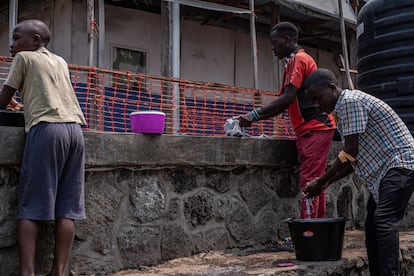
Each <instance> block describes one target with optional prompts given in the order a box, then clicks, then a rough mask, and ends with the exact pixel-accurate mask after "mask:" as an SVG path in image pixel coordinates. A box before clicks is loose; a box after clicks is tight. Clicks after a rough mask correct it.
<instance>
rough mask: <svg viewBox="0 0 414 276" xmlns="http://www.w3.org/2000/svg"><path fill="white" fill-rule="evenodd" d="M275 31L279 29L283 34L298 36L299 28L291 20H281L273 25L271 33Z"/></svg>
mask: <svg viewBox="0 0 414 276" xmlns="http://www.w3.org/2000/svg"><path fill="white" fill-rule="evenodd" d="M274 31H277V32H278V33H281V34H282V35H290V36H293V37H298V35H299V30H298V28H297V27H296V26H295V25H294V24H293V23H291V22H288V21H284V22H280V23H278V24H276V25H274V26H273V28H272V29H271V31H270V33H273V32H274Z"/></svg>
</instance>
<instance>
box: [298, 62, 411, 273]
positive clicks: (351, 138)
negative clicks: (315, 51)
mask: <svg viewBox="0 0 414 276" xmlns="http://www.w3.org/2000/svg"><path fill="white" fill-rule="evenodd" d="M336 82H337V81H336V77H335V75H334V74H333V73H332V72H331V71H329V70H328V69H318V70H316V71H314V72H313V73H311V74H310V75H309V77H308V78H307V80H306V81H305V83H304V89H305V92H306V94H307V96H308V97H309V99H310V100H311V101H312V102H313V103H314V104H315V105H316V106H318V107H319V108H320V109H321V110H323V111H325V112H327V113H331V112H332V113H333V114H334V117H336V118H337V119H338V121H337V129H338V132H339V133H340V134H341V138H342V142H343V144H344V147H343V149H342V150H341V151H340V152H339V154H338V158H337V160H336V161H335V162H334V164H333V165H332V167H331V168H330V169H329V170H328V171H327V172H326V173H325V174H324V175H323V176H321V177H320V178H318V179H316V180H314V181H313V182H312V183H310V184H309V186H308V187H307V188H306V189H305V195H306V196H307V197H313V196H316V195H318V194H319V193H320V192H321V191H322V190H323V189H326V188H327V187H328V186H329V185H330V184H332V183H333V182H335V181H337V180H339V179H341V178H342V177H344V176H346V175H348V174H350V173H351V172H352V171H354V172H355V174H356V175H358V177H360V179H361V180H363V181H364V182H365V183H366V184H367V186H368V189H369V191H370V198H369V199H368V203H367V212H368V213H367V217H366V221H365V238H366V247H367V253H368V261H369V269H370V273H371V275H383V276H392V275H398V273H399V263H398V258H399V231H398V226H399V224H400V222H401V220H402V218H403V216H404V212H405V210H406V208H407V205H408V201H409V199H410V197H411V195H412V193H413V190H414V139H413V137H412V135H411V133H410V131H409V129H408V128H407V126H406V125H405V124H404V122H403V121H402V120H401V118H400V117H399V116H398V115H397V113H395V111H394V110H393V109H392V108H391V107H390V106H388V105H387V104H386V103H385V102H383V101H382V100H380V99H378V98H376V97H374V96H371V95H369V94H366V93H364V92H362V91H359V90H341V89H339V88H338V87H337V86H336Z"/></svg>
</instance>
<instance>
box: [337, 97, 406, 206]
mask: <svg viewBox="0 0 414 276" xmlns="http://www.w3.org/2000/svg"><path fill="white" fill-rule="evenodd" d="M333 112H334V114H335V115H336V116H337V117H338V122H337V129H338V132H339V133H340V134H341V137H344V136H348V135H352V134H359V139H358V155H357V156H356V159H357V160H356V161H355V162H352V167H353V168H354V171H355V173H356V174H357V175H358V176H359V177H360V178H361V180H363V181H365V182H366V184H367V186H368V189H369V191H370V192H371V194H372V195H373V197H374V200H375V201H376V202H378V199H379V184H380V182H381V180H382V178H384V176H385V174H386V173H387V171H388V170H389V169H391V168H396V167H399V168H406V169H410V170H414V139H413V136H412V135H411V133H410V131H409V129H408V128H407V126H406V125H405V124H404V122H403V121H402V120H401V118H400V117H399V116H398V115H397V113H395V111H394V110H393V109H392V108H391V107H390V106H389V105H387V104H386V103H385V102H383V101H381V100H380V99H378V98H376V97H374V96H372V95H369V94H367V93H364V92H362V91H359V90H352V91H351V90H344V91H342V93H341V95H340V96H339V98H338V101H337V103H336V106H335V109H334V111H333ZM342 142H344V140H343V138H342Z"/></svg>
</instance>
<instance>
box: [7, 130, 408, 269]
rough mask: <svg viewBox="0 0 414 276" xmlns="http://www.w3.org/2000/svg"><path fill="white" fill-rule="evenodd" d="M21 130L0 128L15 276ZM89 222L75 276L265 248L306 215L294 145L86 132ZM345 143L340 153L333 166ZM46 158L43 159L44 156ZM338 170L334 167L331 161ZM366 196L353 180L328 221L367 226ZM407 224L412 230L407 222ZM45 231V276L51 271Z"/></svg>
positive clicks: (343, 185)
mask: <svg viewBox="0 0 414 276" xmlns="http://www.w3.org/2000/svg"><path fill="white" fill-rule="evenodd" d="M23 141H24V132H23V129H22V128H15V127H0V148H1V149H2V150H1V151H0V204H1V205H0V206H1V208H0V221H1V224H0V275H15V271H16V269H17V266H18V262H17V260H18V258H17V255H18V254H17V245H16V244H17V242H16V220H15V213H16V206H17V197H16V187H17V182H18V171H19V163H20V155H21V152H22V147H23ZM85 141H86V148H87V156H86V157H87V158H86V159H87V161H86V166H87V172H86V183H85V188H86V210H87V219H86V220H84V221H79V222H77V223H76V226H77V228H76V237H75V243H74V246H73V251H72V255H71V259H70V270H71V271H73V272H75V275H92V274H93V275H108V274H110V273H111V272H113V271H119V270H121V269H127V268H137V267H140V266H149V265H155V264H158V263H161V262H164V261H166V260H169V259H172V258H177V257H183V256H190V255H192V254H195V253H199V252H203V251H208V250H224V249H229V248H247V247H248V248H251V247H253V248H260V247H263V246H266V245H272V244H274V243H275V242H276V241H277V240H278V239H280V238H283V237H285V236H287V235H289V233H288V230H287V225H286V223H284V219H286V218H288V217H297V216H298V214H299V194H300V193H299V189H298V184H297V183H298V173H297V171H298V164H297V157H296V156H297V155H296V147H295V143H294V141H279V140H273V139H260V138H235V137H188V136H169V135H162V136H151V135H137V134H109V133H93V132H85ZM339 146H340V145H338V144H337V143H335V144H334V145H333V147H332V151H331V152H332V156H331V158H330V159H331V160H333V158H334V157H335V155H336V154H335V152H337V148H338V147H339ZM39 158H41V157H39ZM330 162H332V161H330ZM366 198H367V192H366V189H365V188H364V186H363V185H359V182H358V181H357V180H355V179H354V178H353V177H349V178H347V179H344V180H342V181H341V182H340V183H338V184H335V185H333V186H332V187H330V188H329V190H328V196H327V200H328V214H329V216H338V215H345V216H347V217H348V218H350V220H349V221H348V222H347V227H348V228H361V226H362V221H363V217H364V213H365V209H364V205H365V201H366ZM407 221H408V222H407V223H406V224H407V225H408V226H409V225H413V223H410V222H411V221H410V220H407ZM52 237H53V223H45V224H44V225H43V227H42V232H41V237H40V242H39V245H38V251H37V259H36V264H37V271H38V272H39V273H45V272H47V271H48V269H49V268H50V265H51V257H52V250H53V238H52Z"/></svg>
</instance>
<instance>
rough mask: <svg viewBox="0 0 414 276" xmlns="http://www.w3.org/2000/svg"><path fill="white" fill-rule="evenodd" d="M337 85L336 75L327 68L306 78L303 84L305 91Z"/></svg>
mask: <svg viewBox="0 0 414 276" xmlns="http://www.w3.org/2000/svg"><path fill="white" fill-rule="evenodd" d="M332 84H333V85H335V86H336V84H337V79H336V77H335V74H334V73H333V72H332V71H331V70H329V69H326V68H319V69H317V70H315V71H313V72H312V73H310V75H309V76H308V77H307V78H306V80H305V81H304V83H303V86H302V87H303V90H304V91H306V90H312V89H314V88H315V87H328V86H329V85H332Z"/></svg>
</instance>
